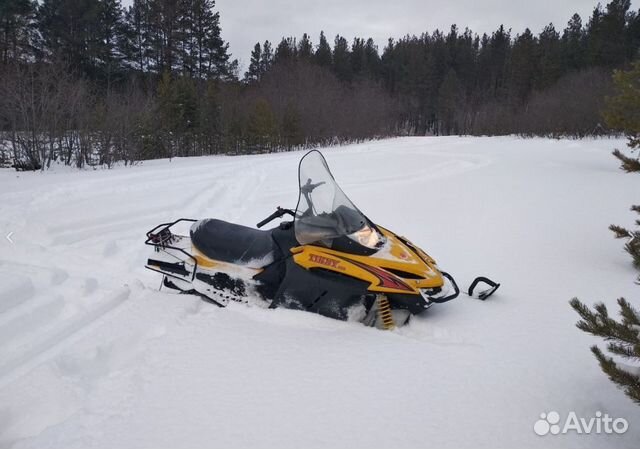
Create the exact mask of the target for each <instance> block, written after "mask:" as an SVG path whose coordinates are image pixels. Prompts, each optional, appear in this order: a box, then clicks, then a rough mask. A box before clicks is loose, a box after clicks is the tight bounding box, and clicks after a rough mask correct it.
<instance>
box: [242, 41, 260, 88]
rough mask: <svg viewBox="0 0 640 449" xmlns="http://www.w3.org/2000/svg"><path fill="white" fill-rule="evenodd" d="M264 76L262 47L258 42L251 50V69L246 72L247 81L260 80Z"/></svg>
mask: <svg viewBox="0 0 640 449" xmlns="http://www.w3.org/2000/svg"><path fill="white" fill-rule="evenodd" d="M261 76H262V47H261V46H260V42H258V43H257V44H256V45H255V46H254V47H253V51H252V52H251V61H250V62H249V69H248V70H247V71H246V72H245V74H244V79H245V81H246V82H256V81H260V78H261Z"/></svg>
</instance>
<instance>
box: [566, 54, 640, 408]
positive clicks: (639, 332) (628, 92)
mask: <svg viewBox="0 0 640 449" xmlns="http://www.w3.org/2000/svg"><path fill="white" fill-rule="evenodd" d="M614 84H615V87H616V90H617V92H616V95H615V96H614V97H612V98H610V99H609V101H608V103H607V107H606V110H605V112H604V115H605V119H606V120H607V123H608V124H609V125H610V126H613V127H615V128H617V129H620V130H623V131H624V132H625V133H626V134H627V136H628V139H629V143H628V145H629V147H631V148H632V150H633V149H637V148H638V146H640V118H639V117H640V115H638V111H640V62H636V63H635V64H633V67H632V68H631V69H630V70H628V71H619V70H618V71H616V72H615V74H614ZM614 155H615V156H616V157H617V158H618V159H620V160H621V161H622V162H623V166H622V168H623V169H624V170H625V171H640V163H638V160H637V159H635V160H632V159H631V158H627V157H626V156H623V155H622V153H621V152H619V151H618V150H616V151H615V152H614ZM625 164H630V165H631V166H627V165H625ZM631 210H632V211H634V212H636V213H638V214H640V206H632V207H631ZM636 225H637V226H638V229H636V230H635V231H630V230H627V229H625V228H623V227H620V226H615V225H612V226H610V227H609V229H611V231H613V233H614V234H615V236H616V237H617V238H626V239H628V240H627V243H626V245H625V249H626V250H627V252H628V253H629V254H630V255H631V257H632V259H633V263H634V266H635V267H636V268H637V269H639V270H640V219H637V220H636ZM638 283H639V284H640V276H639V277H638ZM570 304H571V307H573V309H574V310H575V311H576V312H578V314H579V315H580V317H581V318H582V320H581V321H579V322H578V323H577V326H578V328H579V329H581V330H583V331H585V332H587V333H590V334H592V335H595V336H598V337H602V338H604V339H605V341H606V342H608V344H607V350H608V351H609V352H610V353H611V354H614V355H615V356H617V357H618V359H622V360H624V361H627V360H628V361H631V362H632V363H633V365H631V366H629V365H626V364H624V363H623V362H622V361H616V360H614V359H613V358H612V357H609V356H607V355H605V354H604V353H603V351H602V350H601V349H600V348H598V347H597V346H593V347H592V348H591V351H592V352H593V354H594V355H595V357H596V358H597V359H598V362H599V363H600V367H601V368H602V371H604V373H605V374H606V375H607V376H608V377H609V379H611V381H612V382H614V383H615V384H616V385H617V386H618V387H619V388H621V389H622V390H623V391H624V393H625V394H626V395H627V396H628V397H629V398H631V399H632V400H633V401H634V402H635V403H637V404H639V405H640V370H639V369H638V364H639V363H640V313H639V312H638V310H637V309H635V308H634V307H632V306H631V304H630V303H629V302H628V301H626V300H625V299H624V298H620V299H618V306H619V307H620V315H621V317H622V320H621V321H616V320H614V319H613V318H610V317H609V314H608V311H607V307H606V306H605V305H604V304H602V303H600V304H596V305H595V307H594V309H595V311H591V310H590V309H589V308H588V307H587V306H585V305H584V304H582V303H581V302H580V301H579V300H578V299H577V298H574V299H572V300H571V302H570Z"/></svg>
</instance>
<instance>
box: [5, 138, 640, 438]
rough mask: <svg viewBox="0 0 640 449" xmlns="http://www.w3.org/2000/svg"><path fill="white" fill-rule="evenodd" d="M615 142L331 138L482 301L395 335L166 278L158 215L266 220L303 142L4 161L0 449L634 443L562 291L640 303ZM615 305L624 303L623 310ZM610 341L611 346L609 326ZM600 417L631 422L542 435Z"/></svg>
mask: <svg viewBox="0 0 640 449" xmlns="http://www.w3.org/2000/svg"><path fill="white" fill-rule="evenodd" d="M623 146H624V141H622V140H609V139H603V140H580V141H578V140H545V139H529V140H521V139H517V138H511V137H505V138H457V137H447V138H433V137H427V138H401V139H391V140H382V141H377V142H372V143H366V144H360V145H353V146H346V147H341V148H332V149H327V150H325V151H323V152H324V154H325V156H326V158H327V160H328V163H329V166H330V167H331V168H332V170H333V173H334V175H335V177H336V179H337V180H338V182H339V183H340V185H341V186H342V188H343V190H344V191H345V193H347V195H349V196H350V198H351V199H352V200H353V202H354V203H355V204H356V205H358V207H359V208H360V209H361V210H362V211H364V212H365V213H366V214H367V215H368V216H369V217H370V218H372V219H373V220H374V221H376V222H379V223H380V224H381V225H383V226H385V227H387V228H389V229H391V230H394V231H396V232H398V233H400V234H401V235H405V236H406V237H408V238H409V239H411V240H412V241H413V242H414V243H415V244H417V245H419V246H420V247H422V248H423V249H424V250H425V251H426V252H427V253H429V254H430V255H431V256H432V257H433V258H434V259H436V261H437V262H438V265H439V266H440V267H441V268H443V269H445V270H447V271H449V272H450V273H452V274H453V275H454V276H455V277H456V279H457V281H458V282H459V283H460V284H461V286H464V287H466V286H468V284H469V283H470V281H471V280H472V279H473V278H474V277H475V276H477V275H486V276H488V277H491V278H493V279H495V280H497V281H498V282H500V283H501V284H502V287H501V288H500V290H498V292H497V293H496V294H495V295H494V296H493V297H491V298H490V299H489V300H487V301H484V302H483V301H478V300H475V299H471V298H469V297H467V296H465V295H461V296H460V297H459V298H458V299H456V300H454V301H451V302H449V303H446V304H442V305H435V306H434V307H432V308H430V309H429V310H428V311H426V313H425V314H424V316H420V317H418V318H417V319H414V320H412V322H411V323H410V324H409V325H408V326H407V327H405V328H402V329H399V330H396V331H393V332H384V331H379V330H376V329H371V328H366V327H364V326H361V325H359V324H357V323H345V322H339V321H334V320H331V319H328V318H324V317H321V316H317V315H312V314H308V313H304V312H298V311H291V310H269V309H265V308H261V307H256V306H253V307H251V306H247V305H243V304H230V305H229V307H228V308H226V309H219V308H216V307H214V306H212V305H210V304H207V303H204V302H202V301H200V300H198V299H196V298H194V297H191V296H186V295H175V294H171V293H169V292H167V291H165V290H162V291H158V287H159V285H160V278H159V276H158V275H157V274H156V273H153V272H150V271H147V270H144V268H143V265H144V262H145V260H146V257H147V255H148V251H149V247H146V246H145V245H143V244H142V243H143V241H144V234H145V232H146V231H147V230H149V229H151V228H152V227H154V226H155V225H157V224H159V223H161V222H167V221H170V220H174V219H177V218H180V217H193V218H205V217H215V218H220V219H224V220H230V221H234V222H238V223H241V224H245V225H249V226H253V225H254V224H255V223H257V222H258V221H259V220H261V219H262V218H264V217H266V216H267V215H269V214H270V213H271V212H273V210H275V207H276V206H278V205H280V206H283V207H287V206H288V207H291V206H294V205H295V202H296V200H297V191H296V185H297V184H296V183H297V173H296V168H297V163H298V160H299V159H300V157H301V156H302V153H284V154H274V155H261V156H242V157H203V158H190V159H174V160H172V161H168V160H161V161H152V162H146V163H144V164H142V165H138V166H135V167H128V168H125V167H120V168H116V169H113V170H96V171H75V170H65V169H62V170H59V171H57V172H56V171H53V172H48V173H16V172H14V171H11V170H9V169H0V233H2V235H5V234H7V233H9V232H10V231H13V233H14V234H13V235H12V239H13V241H14V243H13V244H10V243H9V241H8V240H6V239H4V238H2V239H1V242H0V447H2V448H63V447H64V448H112V447H123V448H197V447H209V448H227V447H243V448H249V447H260V448H282V449H285V448H299V447H306V448H330V447H331V448H333V447H354V448H361V447H362V448H363V447H403V448H424V447H443V448H472V447H473V448H484V447H487V448H508V447H525V448H529V447H531V448H537V447H565V448H578V447H579V448H601V447H611V448H618V447H620V448H623V447H635V446H636V445H637V442H638V440H639V438H640V426H638V422H639V418H640V409H639V408H638V407H637V406H636V405H634V404H633V403H632V402H631V401H630V400H629V399H628V398H626V397H625V396H624V394H623V393H622V392H621V391H620V390H618V389H616V388H615V386H614V385H613V384H612V383H611V382H610V381H609V380H608V379H607V378H606V376H605V375H604V374H603V373H602V372H601V371H600V369H599V367H598V365H597V362H596V360H595V359H594V357H593V356H592V354H591V353H590V351H589V346H590V345H592V344H594V343H599V342H598V340H597V339H594V338H592V337H590V336H588V335H586V334H584V333H583V332H581V331H579V330H578V329H576V328H575V326H574V324H575V322H576V321H577V320H578V316H577V314H576V313H575V312H574V311H573V310H571V308H570V307H569V305H568V301H569V300H570V299H571V298H572V297H574V296H578V297H580V299H582V300H583V301H585V302H587V303H588V304H591V303H593V302H596V301H604V302H605V303H607V304H608V305H611V306H612V307H615V300H616V298H618V297H620V296H625V297H627V298H628V299H629V300H631V301H632V302H633V301H637V298H638V297H639V296H638V293H639V291H638V286H637V285H634V283H633V282H634V279H635V278H636V275H637V274H636V272H635V271H634V269H633V268H632V266H631V263H630V259H629V257H628V255H627V254H625V252H624V251H623V248H622V246H623V245H622V242H620V241H616V240H615V239H613V237H612V235H611V233H610V232H609V231H608V230H607V226H608V225H609V224H611V223H616V224H620V225H625V226H629V225H632V224H633V219H634V217H633V214H632V213H630V212H629V206H630V205H632V204H637V203H638V191H639V189H638V187H639V183H640V180H639V179H638V177H637V176H634V175H627V174H624V173H623V172H621V171H620V170H619V169H618V167H617V165H618V164H617V161H616V160H615V159H614V158H613V157H612V156H611V155H610V152H611V150H612V149H613V148H614V147H618V148H622V147H623ZM612 310H615V308H614V309H612ZM601 346H602V344H601ZM550 411H557V412H559V413H560V415H561V416H566V415H567V414H568V413H569V412H570V411H575V412H576V414H577V415H578V416H584V417H586V418H589V417H591V416H594V414H595V413H596V412H597V411H600V412H602V413H608V414H609V415H610V416H612V417H615V418H618V417H622V418H625V419H627V420H628V422H629V424H630V425H629V430H628V431H627V432H626V433H625V434H624V435H605V434H600V435H595V434H591V435H578V434H576V433H570V434H567V435H547V436H544V437H541V436H537V435H536V434H535V433H534V431H533V425H534V423H535V422H536V420H538V419H539V417H540V414H541V413H543V412H545V413H548V412H550Z"/></svg>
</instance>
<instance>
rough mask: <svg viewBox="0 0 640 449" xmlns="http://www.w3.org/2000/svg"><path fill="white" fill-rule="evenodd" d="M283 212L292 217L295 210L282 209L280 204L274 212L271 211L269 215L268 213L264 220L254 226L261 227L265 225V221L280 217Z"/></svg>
mask: <svg viewBox="0 0 640 449" xmlns="http://www.w3.org/2000/svg"><path fill="white" fill-rule="evenodd" d="M285 214H289V215H291V216H292V217H295V216H296V214H295V212H293V211H292V210H291V209H284V208H282V207H280V206H278V208H277V209H276V211H275V212H274V213H272V214H271V215H269V216H268V217H267V218H265V219H264V220H262V221H261V222H260V223H258V224H257V225H256V226H257V227H258V228H261V227H263V226H264V225H266V224H267V223H269V222H270V221H273V220H275V219H276V218H280V217H282V216H283V215H285Z"/></svg>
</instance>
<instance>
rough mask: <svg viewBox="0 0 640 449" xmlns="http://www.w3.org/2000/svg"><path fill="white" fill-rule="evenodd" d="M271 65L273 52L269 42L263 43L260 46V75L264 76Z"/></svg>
mask: <svg viewBox="0 0 640 449" xmlns="http://www.w3.org/2000/svg"><path fill="white" fill-rule="evenodd" d="M272 64H273V50H272V48H271V42H269V41H264V44H263V45H262V55H261V57H260V73H261V74H263V75H264V74H265V73H267V72H268V71H269V69H271V65H272Z"/></svg>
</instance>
